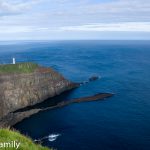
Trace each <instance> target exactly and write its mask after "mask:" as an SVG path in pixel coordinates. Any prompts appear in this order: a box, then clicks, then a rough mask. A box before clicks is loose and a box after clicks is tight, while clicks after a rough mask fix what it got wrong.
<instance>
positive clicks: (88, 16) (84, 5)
mask: <svg viewBox="0 0 150 150" xmlns="http://www.w3.org/2000/svg"><path fill="white" fill-rule="evenodd" d="M18 39H20V40H49V39H54V40H55V39H149V40H150V0H0V40H18Z"/></svg>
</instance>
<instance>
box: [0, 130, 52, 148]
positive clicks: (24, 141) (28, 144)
mask: <svg viewBox="0 0 150 150" xmlns="http://www.w3.org/2000/svg"><path fill="white" fill-rule="evenodd" d="M11 141H16V142H20V143H21V144H20V146H19V148H18V150H50V149H49V148H47V147H43V146H41V145H37V144H35V143H34V142H33V141H32V140H31V139H30V138H28V137H25V136H23V135H21V134H20V133H19V132H17V131H11V130H9V129H0V143H3V142H11ZM0 145H1V144H0ZM15 149H16V148H12V147H11V148H8V147H7V148H4V147H0V150H15ZM51 150H52V149H51Z"/></svg>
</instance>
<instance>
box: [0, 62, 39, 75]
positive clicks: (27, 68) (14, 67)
mask: <svg viewBox="0 0 150 150" xmlns="http://www.w3.org/2000/svg"><path fill="white" fill-rule="evenodd" d="M37 68H38V64H35V63H31V62H27V63H17V64H6V65H0V73H32V72H34V71H35V69H37Z"/></svg>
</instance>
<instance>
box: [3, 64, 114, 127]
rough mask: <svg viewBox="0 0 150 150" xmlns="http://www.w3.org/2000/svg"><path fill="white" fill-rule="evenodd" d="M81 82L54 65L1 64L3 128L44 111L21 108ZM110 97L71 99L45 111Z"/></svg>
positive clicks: (39, 101)
mask: <svg viewBox="0 0 150 150" xmlns="http://www.w3.org/2000/svg"><path fill="white" fill-rule="evenodd" d="M79 85H80V84H78V83H73V82H71V81H69V80H67V79H65V78H64V77H63V76H62V75H61V74H60V73H58V72H56V71H55V70H53V69H52V68H46V67H42V66H39V65H38V64H34V63H18V64H8V65H0V127H4V126H12V125H14V124H16V123H17V122H19V121H21V120H22V119H24V118H26V117H29V116H30V115H32V114H35V113H37V112H39V111H41V109H32V108H31V109H30V110H26V111H24V112H22V111H21V112H16V111H17V110H20V109H22V108H26V107H28V106H33V105H35V104H37V103H41V102H43V101H44V100H46V99H48V98H50V97H54V96H56V95H59V94H61V93H62V92H65V91H67V90H71V89H73V88H76V87H78V86H79ZM110 96H112V94H109V93H102V94H98V95H94V96H91V97H85V98H79V99H74V100H70V102H61V103H59V104H57V105H56V106H54V107H48V108H45V109H44V110H47V109H52V108H56V107H62V106H65V105H68V104H70V103H75V102H82V101H92V100H99V99H104V98H107V97H110Z"/></svg>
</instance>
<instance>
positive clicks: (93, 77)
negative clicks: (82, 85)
mask: <svg viewBox="0 0 150 150" xmlns="http://www.w3.org/2000/svg"><path fill="white" fill-rule="evenodd" d="M99 78H100V77H99V76H92V77H90V78H89V81H90V82H91V81H95V80H98V79H99Z"/></svg>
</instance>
